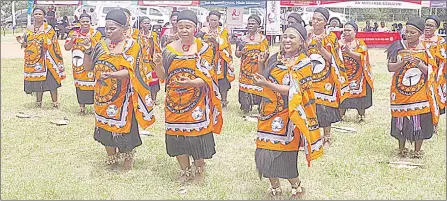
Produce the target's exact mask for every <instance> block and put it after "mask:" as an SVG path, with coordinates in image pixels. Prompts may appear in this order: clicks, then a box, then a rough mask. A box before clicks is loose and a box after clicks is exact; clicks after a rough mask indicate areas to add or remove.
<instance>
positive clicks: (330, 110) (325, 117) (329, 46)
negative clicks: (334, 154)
mask: <svg viewBox="0 0 447 201" xmlns="http://www.w3.org/2000/svg"><path fill="white" fill-rule="evenodd" d="M316 42H317V40H315V36H314V35H313V34H312V33H311V34H310V35H309V36H308V55H309V58H310V59H311V61H312V63H313V66H314V67H313V75H312V79H313V89H314V92H315V98H316V103H317V116H318V123H319V125H320V127H323V128H324V127H329V126H330V125H331V124H332V123H336V122H338V121H340V120H341V115H340V110H339V109H338V107H339V104H340V103H341V102H343V100H344V99H343V98H344V97H345V96H344V93H346V92H348V91H349V88H348V82H347V81H348V79H347V77H346V69H345V67H344V65H343V61H342V59H343V56H342V53H341V49H340V46H339V44H338V42H337V36H336V35H335V34H334V33H332V32H331V33H329V34H324V35H323V39H322V46H323V47H324V48H325V49H326V50H327V51H328V52H330V53H331V55H332V58H331V61H327V60H326V59H325V58H324V57H323V55H322V54H321V53H320V51H319V50H318V49H317V48H316Z"/></svg>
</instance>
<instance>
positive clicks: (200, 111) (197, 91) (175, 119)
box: [164, 39, 223, 136]
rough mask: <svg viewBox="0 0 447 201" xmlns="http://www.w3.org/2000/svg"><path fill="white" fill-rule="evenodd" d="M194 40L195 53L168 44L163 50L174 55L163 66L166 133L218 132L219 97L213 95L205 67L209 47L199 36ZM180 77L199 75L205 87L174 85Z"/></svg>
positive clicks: (193, 134) (188, 134)
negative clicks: (165, 77)
mask: <svg viewBox="0 0 447 201" xmlns="http://www.w3.org/2000/svg"><path fill="white" fill-rule="evenodd" d="M195 41H196V44H197V49H198V50H199V52H198V53H197V54H196V55H183V54H181V53H180V52H178V51H176V50H175V49H174V48H173V47H171V46H170V45H168V46H167V47H166V49H165V50H164V51H169V52H170V53H172V54H175V58H174V59H173V60H172V62H171V63H170V65H169V66H165V69H167V72H166V75H167V79H166V100H165V122H166V134H167V135H181V136H199V135H204V134H207V133H211V132H212V133H216V134H219V133H220V131H221V129H222V123H223V119H222V107H221V105H220V99H219V97H217V96H216V93H218V88H216V85H215V84H214V82H213V79H212V77H211V74H210V73H209V69H208V67H209V65H210V64H211V63H212V62H213V60H212V59H213V50H212V47H210V46H209V45H208V44H207V43H204V42H202V41H201V40H200V39H195ZM165 59H166V58H165ZM180 76H184V77H189V78H190V79H196V78H200V79H202V80H203V81H204V82H205V83H206V86H202V87H190V86H180V85H177V84H176V80H178V79H179V77H180ZM216 90H217V91H216Z"/></svg>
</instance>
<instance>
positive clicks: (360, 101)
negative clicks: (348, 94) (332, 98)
mask: <svg viewBox="0 0 447 201" xmlns="http://www.w3.org/2000/svg"><path fill="white" fill-rule="evenodd" d="M371 106H372V89H371V87H370V86H369V84H368V83H366V96H364V97H360V98H347V99H345V100H344V101H343V102H342V103H341V104H340V108H342V109H357V110H363V109H368V108H370V107H371Z"/></svg>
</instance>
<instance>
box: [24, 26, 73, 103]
mask: <svg viewBox="0 0 447 201" xmlns="http://www.w3.org/2000/svg"><path fill="white" fill-rule="evenodd" d="M23 38H24V42H25V43H26V44H27V46H26V47H25V51H24V52H25V64H24V77H25V81H24V91H25V93H27V94H31V93H33V92H44V91H53V90H56V89H57V88H59V87H61V81H62V80H63V79H65V77H66V75H65V69H64V62H63V59H62V53H61V48H60V46H59V42H58V40H57V35H56V32H55V31H54V29H53V28H52V27H51V26H50V25H48V24H46V23H44V24H43V31H42V32H37V33H34V32H32V31H30V30H28V29H27V30H26V31H25V34H24V36H23Z"/></svg>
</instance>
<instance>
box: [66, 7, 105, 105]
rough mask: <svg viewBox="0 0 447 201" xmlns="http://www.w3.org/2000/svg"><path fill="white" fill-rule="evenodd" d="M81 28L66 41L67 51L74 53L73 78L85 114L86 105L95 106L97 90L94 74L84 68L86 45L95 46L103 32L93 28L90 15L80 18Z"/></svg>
mask: <svg viewBox="0 0 447 201" xmlns="http://www.w3.org/2000/svg"><path fill="white" fill-rule="evenodd" d="M79 22H80V23H81V27H80V29H79V30H74V31H71V32H70V33H69V34H68V38H67V40H66V41H65V45H64V47H65V50H67V51H70V50H71V53H72V63H73V78H74V84H75V87H76V97H77V99H78V103H79V107H80V112H81V113H85V105H86V104H93V96H94V89H95V78H94V76H93V72H87V71H86V70H85V68H84V51H85V47H84V46H85V44H86V43H91V44H90V45H88V46H95V45H96V43H98V41H99V40H100V39H101V32H99V31H97V30H95V29H94V28H93V27H91V25H90V23H91V17H90V15H88V14H81V15H80V16H79Z"/></svg>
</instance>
